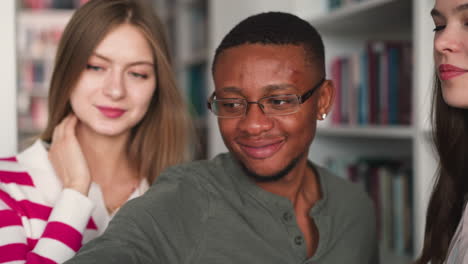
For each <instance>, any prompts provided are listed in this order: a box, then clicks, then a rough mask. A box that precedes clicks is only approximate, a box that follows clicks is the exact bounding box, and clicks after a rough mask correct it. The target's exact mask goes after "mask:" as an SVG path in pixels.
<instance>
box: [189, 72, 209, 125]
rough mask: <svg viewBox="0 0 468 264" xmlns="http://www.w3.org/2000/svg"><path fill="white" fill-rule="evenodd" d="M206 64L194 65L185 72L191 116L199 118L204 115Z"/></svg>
mask: <svg viewBox="0 0 468 264" xmlns="http://www.w3.org/2000/svg"><path fill="white" fill-rule="evenodd" d="M206 68H207V67H206V64H205V63H200V64H194V65H191V66H190V67H189V68H188V70H187V78H188V80H187V85H188V87H187V93H188V94H187V95H188V100H189V103H190V106H191V112H192V115H193V116H195V117H197V118H199V117H203V116H205V114H206V100H207V95H206V87H205V86H206V74H207V73H206Z"/></svg>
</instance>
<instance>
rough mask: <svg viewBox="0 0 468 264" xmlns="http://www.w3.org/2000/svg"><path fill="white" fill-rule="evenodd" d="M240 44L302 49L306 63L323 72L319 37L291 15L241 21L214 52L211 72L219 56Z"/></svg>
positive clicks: (263, 14) (323, 64) (271, 14)
mask: <svg viewBox="0 0 468 264" xmlns="http://www.w3.org/2000/svg"><path fill="white" fill-rule="evenodd" d="M243 44H263V45H288V44H289V45H291V44H292V45H302V46H303V47H304V50H305V52H306V58H305V59H306V60H308V62H310V63H315V64H314V65H317V66H319V67H320V68H321V69H322V70H324V68H325V52H324V47H323V42H322V38H321V36H320V34H319V33H318V32H317V30H316V29H315V28H314V27H313V26H312V25H311V24H309V23H308V22H307V21H305V20H303V19H301V18H299V17H297V16H295V15H292V14H288V13H283V12H267V13H260V14H257V15H253V16H250V17H248V18H246V19H244V20H242V21H241V22H240V23H239V24H237V25H236V26H235V27H234V28H233V29H231V31H230V32H229V33H228V34H227V35H226V36H225V37H224V38H223V40H222V41H221V43H220V44H219V46H218V48H217V49H216V52H215V56H214V59H213V64H212V71H213V72H214V67H215V64H216V60H217V58H218V56H219V54H221V53H222V52H223V51H224V50H226V49H229V48H232V47H236V46H240V45H243Z"/></svg>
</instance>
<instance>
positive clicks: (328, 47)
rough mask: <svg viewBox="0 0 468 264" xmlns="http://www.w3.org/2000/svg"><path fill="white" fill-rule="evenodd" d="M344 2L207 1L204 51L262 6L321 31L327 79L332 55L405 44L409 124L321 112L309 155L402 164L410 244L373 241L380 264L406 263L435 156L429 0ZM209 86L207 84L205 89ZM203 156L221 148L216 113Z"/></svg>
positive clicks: (412, 253) (320, 159)
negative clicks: (378, 44) (372, 44)
mask: <svg viewBox="0 0 468 264" xmlns="http://www.w3.org/2000/svg"><path fill="white" fill-rule="evenodd" d="M335 2H343V3H344V5H343V6H341V7H339V8H335V9H329V7H328V4H329V0H314V1H306V0H291V1H279V0H278V1H275V0H270V1H264V0H242V1H238V2H236V3H235V4H234V3H231V1H229V0H217V1H210V9H211V10H212V14H211V17H210V25H211V28H210V52H211V54H213V52H214V49H215V48H216V46H217V45H218V44H219V42H220V41H221V38H222V37H223V36H224V35H225V34H226V33H227V32H228V30H229V29H231V28H232V27H233V26H234V25H235V24H236V23H238V22H239V21H240V20H242V19H244V18H246V17H247V16H249V15H251V14H254V13H259V12H264V11H285V12H291V13H294V14H296V15H298V16H300V17H302V18H304V19H306V20H308V21H309V22H310V23H311V24H312V25H314V27H316V28H317V29H318V30H319V32H320V33H321V35H322V36H323V40H324V44H325V52H326V68H327V77H329V78H330V76H331V72H330V68H331V65H332V62H333V59H334V58H336V57H339V56H345V55H347V54H351V53H353V52H355V51H357V50H360V49H362V48H363V47H364V46H365V45H366V43H367V42H368V41H369V40H385V41H394V40H398V41H405V42H408V43H411V46H412V54H411V55H410V56H411V58H410V61H412V69H411V72H410V75H411V80H410V83H409V89H411V92H410V98H411V99H410V108H411V112H410V116H411V118H410V119H411V122H410V123H409V124H404V125H402V124H391V125H389V124H367V125H358V124H352V125H350V124H336V123H335V124H334V123H333V122H331V117H330V116H329V117H328V118H327V119H326V120H325V121H321V122H318V128H317V134H316V137H315V139H314V143H313V145H312V147H311V151H310V153H309V157H310V159H311V160H313V161H314V162H316V163H318V164H320V165H325V166H326V165H327V164H329V163H328V162H329V160H330V157H344V158H343V159H359V158H362V157H365V158H376V159H389V160H402V161H403V162H404V163H405V164H406V165H407V166H408V167H409V168H410V169H411V173H410V174H408V175H409V177H408V176H407V177H408V178H409V179H410V181H411V185H410V186H409V192H408V195H409V198H408V199H410V200H411V202H410V204H411V205H412V208H411V211H410V213H409V216H410V217H411V219H410V229H409V230H411V231H409V232H408V231H405V232H403V233H402V235H403V236H404V237H405V238H407V237H408V235H410V236H411V237H412V238H411V240H410V244H411V245H410V247H411V248H412V249H410V250H409V251H405V252H396V251H395V250H393V249H392V248H388V247H385V246H381V247H380V248H381V252H380V255H381V263H384V264H385V263H392V264H400V263H410V262H411V260H412V259H414V258H415V257H416V256H417V255H418V254H419V253H420V251H421V248H422V241H423V233H424V226H425V214H426V207H427V203H428V199H429V196H430V192H431V188H432V184H433V181H434V180H433V178H434V175H435V171H436V166H437V162H436V158H435V155H434V152H433V149H432V146H431V141H430V124H429V122H428V121H429V109H430V94H431V80H432V67H433V66H432V65H433V63H432V37H433V32H432V25H433V22H432V20H431V17H430V15H429V13H430V10H431V9H432V7H433V5H434V0H343V1H335ZM210 89H213V87H212V86H211V88H210ZM208 120H209V135H210V136H209V138H210V148H209V157H213V156H215V155H216V154H218V153H220V152H225V151H227V149H226V148H225V146H224V144H223V141H222V138H221V136H220V134H219V131H218V126H217V121H216V118H214V117H212V116H210V117H209V118H208Z"/></svg>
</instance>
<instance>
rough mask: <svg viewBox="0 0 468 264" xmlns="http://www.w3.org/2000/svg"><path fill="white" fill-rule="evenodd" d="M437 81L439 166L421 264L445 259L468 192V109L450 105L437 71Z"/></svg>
mask: <svg viewBox="0 0 468 264" xmlns="http://www.w3.org/2000/svg"><path fill="white" fill-rule="evenodd" d="M434 80H435V81H434V87H433V90H434V92H433V98H432V111H431V120H432V137H433V141H434V145H435V147H436V150H437V154H438V156H439V168H438V171H437V179H436V182H435V185H434V189H433V191H432V195H431V198H430V201H429V207H428V210H427V215H426V229H425V235H424V245H423V251H422V254H421V257H420V258H419V259H418V260H417V261H416V263H417V264H423V263H428V262H429V261H430V262H431V263H432V264H441V263H443V262H444V261H445V259H446V257H447V254H448V248H449V244H450V241H451V239H452V237H453V235H454V233H455V231H456V229H457V226H458V223H459V221H460V219H461V216H462V213H463V206H464V204H465V197H466V194H467V193H468V180H467V179H466V177H467V176H468V111H467V110H466V109H462V108H456V107H452V106H450V105H448V104H447V103H446V102H445V100H444V98H443V95H442V87H441V83H440V79H439V78H438V76H437V74H435V75H434Z"/></svg>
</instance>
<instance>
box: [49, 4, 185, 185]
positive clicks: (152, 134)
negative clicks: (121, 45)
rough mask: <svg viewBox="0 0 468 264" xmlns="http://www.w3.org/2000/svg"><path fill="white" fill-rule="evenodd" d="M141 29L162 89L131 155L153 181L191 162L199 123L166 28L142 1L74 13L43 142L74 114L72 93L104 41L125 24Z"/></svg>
mask: <svg viewBox="0 0 468 264" xmlns="http://www.w3.org/2000/svg"><path fill="white" fill-rule="evenodd" d="M124 23H126V24H130V25H133V26H135V27H136V28H138V29H139V30H140V31H141V32H142V33H143V34H144V35H145V37H146V39H147V40H148V42H149V44H150V45H151V47H152V50H153V56H154V58H153V59H154V61H155V69H154V70H155V73H156V76H157V77H156V79H157V80H156V89H155V92H154V95H153V98H152V99H151V103H150V106H149V108H148V112H147V113H146V114H145V116H144V117H143V119H142V120H141V121H140V123H139V124H137V125H136V126H135V127H134V128H132V131H131V136H130V140H129V142H128V148H127V150H128V157H129V158H130V162H131V164H132V165H133V166H135V168H136V169H137V170H138V171H139V174H140V176H142V177H146V178H147V179H148V181H149V182H150V183H152V182H153V181H154V179H155V178H156V176H157V175H159V174H160V173H161V172H162V171H163V170H164V169H165V168H167V167H168V166H171V165H174V164H177V163H179V162H182V161H184V160H187V159H189V158H190V156H191V155H190V154H189V151H188V149H189V143H190V142H191V141H192V140H191V138H190V136H192V135H193V125H192V124H191V122H190V119H189V115H188V111H187V109H186V105H185V103H184V101H183V98H182V96H181V94H180V91H179V90H178V89H177V87H176V84H175V79H174V74H173V72H172V67H171V62H170V55H169V48H168V45H167V41H166V36H165V33H164V30H163V25H162V23H161V22H160V20H159V18H158V17H157V16H156V14H155V12H154V9H153V8H152V7H151V6H150V5H147V4H146V3H145V2H142V1H139V0H91V1H89V2H88V3H86V4H85V5H83V6H82V7H80V8H79V9H78V10H76V12H75V13H74V15H73V17H72V18H71V20H70V22H69V23H68V24H67V26H66V28H65V30H64V32H63V35H62V38H61V40H60V43H59V46H58V50H57V56H56V60H55V67H54V70H53V73H52V78H51V84H50V90H49V102H48V103H49V105H48V107H49V118H48V123H47V126H46V129H45V131H44V132H43V133H42V134H41V136H40V138H41V139H42V140H44V141H46V142H51V140H52V133H53V131H54V128H55V127H56V126H57V125H58V124H59V123H60V121H62V119H63V118H65V117H66V116H67V115H68V114H69V113H70V112H71V111H72V108H71V105H70V94H71V92H72V89H73V87H74V86H75V85H76V83H77V81H78V79H79V76H80V74H81V73H82V71H83V70H84V69H85V68H86V64H87V61H88V59H89V57H90V56H91V54H92V52H93V51H94V49H95V48H96V46H97V45H98V44H99V42H100V41H101V40H102V39H103V38H104V37H105V36H106V34H107V33H108V32H110V31H111V30H112V29H113V28H115V27H117V26H119V25H121V24H124Z"/></svg>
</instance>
